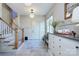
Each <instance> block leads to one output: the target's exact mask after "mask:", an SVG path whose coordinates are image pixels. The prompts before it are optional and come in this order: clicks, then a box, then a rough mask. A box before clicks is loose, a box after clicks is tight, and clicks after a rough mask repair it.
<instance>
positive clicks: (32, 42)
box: [0, 39, 49, 56]
mask: <svg viewBox="0 0 79 59" xmlns="http://www.w3.org/2000/svg"><path fill="white" fill-rule="evenodd" d="M0 55H1V56H49V53H48V48H47V47H46V46H45V45H44V42H43V41H42V40H39V39H29V40H26V41H25V42H24V44H23V45H22V46H21V47H20V48H19V49H18V50H17V51H12V52H0Z"/></svg>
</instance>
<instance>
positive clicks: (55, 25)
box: [51, 21, 59, 33]
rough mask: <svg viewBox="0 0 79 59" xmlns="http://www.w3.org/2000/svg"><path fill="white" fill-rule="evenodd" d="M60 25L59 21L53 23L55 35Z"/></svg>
mask: <svg viewBox="0 0 79 59" xmlns="http://www.w3.org/2000/svg"><path fill="white" fill-rule="evenodd" d="M58 24H59V22H58V21H53V22H52V24H51V25H52V26H53V28H54V33H56V27H57V25H58Z"/></svg>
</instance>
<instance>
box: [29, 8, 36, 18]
mask: <svg viewBox="0 0 79 59" xmlns="http://www.w3.org/2000/svg"><path fill="white" fill-rule="evenodd" d="M29 16H30V18H34V16H35V15H34V10H33V9H31V12H30V15H29Z"/></svg>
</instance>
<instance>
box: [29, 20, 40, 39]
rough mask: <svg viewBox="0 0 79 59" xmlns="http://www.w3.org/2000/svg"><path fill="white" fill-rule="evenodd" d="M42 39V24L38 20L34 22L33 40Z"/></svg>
mask: <svg viewBox="0 0 79 59" xmlns="http://www.w3.org/2000/svg"><path fill="white" fill-rule="evenodd" d="M30 39H40V24H39V22H38V21H37V20H33V21H32V29H31V38H30Z"/></svg>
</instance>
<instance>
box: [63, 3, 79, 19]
mask: <svg viewBox="0 0 79 59" xmlns="http://www.w3.org/2000/svg"><path fill="white" fill-rule="evenodd" d="M77 6H79V3H65V5H64V8H65V9H64V18H65V20H67V19H69V18H72V12H73V9H74V8H76V7H77Z"/></svg>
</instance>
